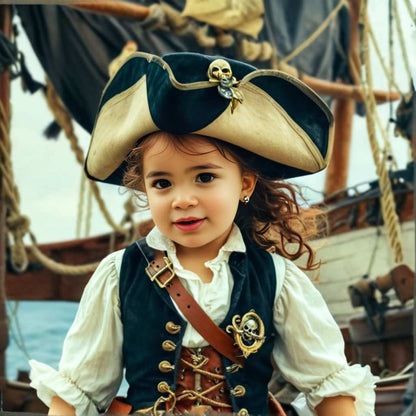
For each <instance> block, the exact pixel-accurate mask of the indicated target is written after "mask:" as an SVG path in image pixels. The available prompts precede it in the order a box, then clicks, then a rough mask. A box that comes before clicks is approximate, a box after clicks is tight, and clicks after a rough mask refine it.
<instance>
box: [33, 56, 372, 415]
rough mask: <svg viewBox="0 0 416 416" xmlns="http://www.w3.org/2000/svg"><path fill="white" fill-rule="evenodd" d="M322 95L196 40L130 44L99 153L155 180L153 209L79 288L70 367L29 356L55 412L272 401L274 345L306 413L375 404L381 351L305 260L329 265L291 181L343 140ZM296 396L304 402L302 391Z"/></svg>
mask: <svg viewBox="0 0 416 416" xmlns="http://www.w3.org/2000/svg"><path fill="white" fill-rule="evenodd" d="M332 128H333V119H332V115H331V113H330V111H329V109H328V108H327V106H326V105H325V103H324V102H323V101H322V100H321V99H320V98H319V97H318V96H317V95H316V94H315V93H313V92H312V91H311V90H310V89H309V88H308V87H306V86H305V85H304V84H302V83H301V82H300V81H298V80H297V79H294V78H292V77H291V76H289V75H287V74H285V73H282V72H279V71H273V70H255V68H253V67H251V66H250V65H247V64H245V63H242V62H238V61H233V60H229V59H222V58H221V59H219V58H218V57H210V56H204V55H199V54H191V53H178V54H171V55H166V56H165V57H163V58H159V57H156V56H153V55H149V54H145V53H135V54H133V55H132V56H131V57H130V58H129V59H128V60H127V61H126V62H125V63H124V65H123V66H122V67H121V68H120V69H119V71H118V72H117V73H116V74H115V75H114V77H113V78H112V79H111V80H110V82H109V83H108V85H107V87H106V89H105V90H104V93H103V96H102V99H101V103H100V107H99V112H98V115H97V119H96V124H95V128H94V132H93V135H92V140H91V145H90V149H89V153H88V157H87V161H86V173H87V175H88V176H89V177H90V178H91V179H94V180H99V181H102V182H107V183H112V184H117V185H120V184H122V185H124V186H126V187H129V188H132V189H134V190H136V191H140V192H142V193H144V194H145V195H146V197H147V202H148V205H149V208H150V211H151V214H152V218H153V221H154V223H155V227H154V229H153V230H152V231H151V232H150V233H149V234H148V235H147V237H146V238H144V239H141V240H139V241H138V242H136V243H134V244H132V245H130V246H129V247H127V248H126V249H125V250H121V251H117V252H115V253H113V254H111V255H109V256H108V257H106V258H105V259H104V260H103V261H102V262H101V264H100V266H99V267H98V269H97V270H96V272H95V273H94V275H93V276H92V278H91V280H90V282H89V283H88V285H87V287H86V289H85V292H84V294H83V296H82V299H81V302H80V306H79V311H78V313H77V316H76V318H75V321H74V323H73V325H72V327H71V329H70V330H69V332H68V335H67V337H66V339H65V343H64V347H63V354H62V359H61V362H60V366H59V371H58V372H56V371H55V370H53V369H51V368H50V367H48V366H46V365H44V364H41V363H38V362H36V361H32V362H31V365H32V373H31V377H32V385H33V386H34V387H35V388H36V389H37V390H38V395H39V397H40V398H41V399H42V400H43V401H44V402H45V403H46V404H47V405H49V406H50V414H57V415H58V414H59V415H73V414H76V415H83V416H84V415H96V414H98V413H99V412H102V411H105V410H106V409H107V408H108V406H109V405H110V403H111V401H112V399H113V398H114V396H115V395H116V393H117V391H118V388H119V385H120V382H121V379H122V374H123V370H125V376H126V380H127V382H128V384H129V390H128V394H127V398H126V400H125V404H124V408H123V409H122V408H120V407H118V408H115V407H111V409H110V410H109V412H124V413H125V414H126V413H129V412H131V413H133V412H139V413H140V412H147V411H149V412H153V413H156V412H158V411H160V410H172V411H173V412H176V413H181V412H185V411H189V412H194V413H200V414H201V413H207V412H209V411H216V412H228V413H230V412H234V413H238V414H239V415H242V416H243V415H249V414H253V415H266V414H269V412H270V408H269V406H270V404H271V403H272V401H271V400H270V398H269V397H268V383H269V381H270V378H271V376H272V372H273V365H272V361H273V362H274V363H275V364H276V365H277V367H278V369H279V371H280V372H281V373H282V375H283V376H284V377H285V379H286V380H287V381H289V382H290V383H292V384H293V385H295V386H296V387H297V388H298V389H299V390H300V391H301V392H302V397H303V399H304V401H305V408H304V409H301V406H300V405H296V407H297V408H298V412H299V414H302V415H306V414H313V413H314V412H315V414H318V415H320V416H325V415H332V416H333V415H345V416H349V415H360V416H367V415H374V400H375V395H374V391H373V387H374V386H373V384H374V381H375V378H374V377H373V376H372V375H371V373H370V372H369V369H368V367H367V368H362V367H361V366H359V365H353V366H348V364H347V362H346V359H345V356H344V344H343V340H342V336H341V333H340V330H339V328H338V326H337V324H336V323H335V321H334V320H333V318H332V316H331V315H330V313H329V311H328V309H327V307H326V305H325V302H324V301H323V299H322V297H321V295H320V294H319V292H318V291H317V290H316V289H315V287H314V286H313V284H312V283H311V282H310V281H309V279H308V278H307V277H306V276H305V275H304V273H303V272H302V271H301V270H299V269H298V268H297V267H296V266H295V265H294V263H293V262H292V260H295V259H297V258H299V257H300V256H301V255H303V254H305V255H306V257H307V268H309V269H311V268H313V267H316V266H317V264H316V261H315V259H314V253H313V250H312V248H311V247H310V246H309V244H308V243H307V241H306V239H305V235H304V234H305V231H306V230H305V226H304V223H303V221H302V215H301V210H300V207H299V205H298V203H297V201H296V197H295V193H294V190H293V188H292V187H291V186H290V185H289V184H287V183H285V182H282V179H288V178H291V177H294V176H300V175H306V174H310V173H314V172H317V171H319V170H322V169H323V168H324V167H325V166H326V164H327V162H328V159H329V154H330V149H331V145H332ZM300 401H301V400H300V399H299V400H298V401H297V402H300Z"/></svg>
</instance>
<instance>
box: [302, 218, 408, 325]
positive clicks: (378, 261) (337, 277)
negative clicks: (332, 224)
mask: <svg viewBox="0 0 416 416" xmlns="http://www.w3.org/2000/svg"><path fill="white" fill-rule="evenodd" d="M401 229H402V243H403V247H404V255H405V263H406V264H409V265H410V267H411V268H414V263H415V240H414V235H415V224H414V222H413V221H408V222H405V223H403V224H402V226H401ZM378 233H380V235H379V236H378ZM376 239H377V245H376V244H375V242H376ZM313 246H314V247H315V248H317V249H318V257H319V258H322V259H324V260H323V264H322V267H321V269H320V273H319V280H318V281H315V285H316V288H317V289H318V290H319V291H320V292H321V294H322V296H323V297H324V299H325V300H326V302H327V304H328V308H329V310H330V311H331V313H332V314H333V315H334V317H335V319H336V321H337V322H338V323H344V322H348V319H349V317H351V316H352V315H355V314H357V313H362V308H360V309H358V310H357V309H354V308H353V307H352V306H351V303H350V298H349V294H348V286H349V285H351V284H354V283H356V282H358V281H359V280H361V279H362V277H363V276H364V275H365V274H366V273H367V272H368V270H369V266H370V258H371V256H372V254H373V253H372V251H373V250H374V249H375V253H374V260H373V264H372V267H371V269H370V273H371V276H370V278H371V279H375V278H376V277H378V276H380V275H384V274H386V273H388V272H389V271H390V270H391V269H392V268H393V267H394V266H395V263H394V261H393V257H392V255H391V250H390V246H389V243H388V239H387V235H386V232H385V230H384V227H381V229H380V231H378V230H377V227H369V228H365V229H361V230H356V231H351V232H349V233H345V234H339V235H335V236H331V237H328V238H327V239H322V240H316V241H314V242H313ZM307 274H308V275H309V276H310V277H311V279H312V280H314V279H316V277H317V273H316V272H307ZM388 295H389V297H390V299H391V304H399V301H398V300H397V298H396V296H395V293H394V290H391V291H389V292H388Z"/></svg>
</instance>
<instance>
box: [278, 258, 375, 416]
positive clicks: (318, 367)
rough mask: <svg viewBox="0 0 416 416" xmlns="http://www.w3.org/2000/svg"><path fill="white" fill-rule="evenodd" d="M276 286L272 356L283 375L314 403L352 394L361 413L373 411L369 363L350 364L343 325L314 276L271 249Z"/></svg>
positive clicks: (366, 414) (365, 415)
mask: <svg viewBox="0 0 416 416" xmlns="http://www.w3.org/2000/svg"><path fill="white" fill-rule="evenodd" d="M273 260H274V263H275V266H276V272H277V273H276V275H277V276H276V277H277V282H278V285H277V291H276V301H275V306H274V325H275V328H276V330H277V334H278V335H277V337H276V342H275V345H274V349H273V356H274V359H275V361H276V364H277V365H278V367H279V369H280V371H281V372H282V375H283V377H284V378H285V379H286V380H287V381H289V382H290V383H292V384H293V385H294V386H295V387H296V388H297V389H298V390H299V391H301V392H303V393H304V394H305V396H306V402H307V404H308V406H309V408H311V409H314V408H315V407H316V406H317V405H318V404H319V403H320V402H321V401H322V400H323V399H324V398H326V397H333V396H338V395H344V396H353V397H354V398H355V406H356V410H357V414H358V415H360V416H373V415H374V403H375V392H374V383H375V381H376V380H377V377H374V376H373V375H372V374H371V372H370V369H369V367H368V366H365V367H362V366H361V365H359V364H355V365H351V366H349V365H348V364H347V360H346V358H345V354H344V340H343V338H342V334H341V331H340V329H339V327H338V325H337V323H336V322H335V320H334V318H333V317H332V315H331V313H330V312H329V310H328V307H327V306H326V303H325V301H324V299H323V298H322V296H321V294H320V293H319V291H318V290H317V289H316V288H315V286H314V285H313V283H312V282H311V281H310V279H309V278H308V277H307V276H306V275H305V274H304V273H303V272H302V271H301V270H300V269H299V268H298V267H296V265H295V264H293V263H292V262H291V261H290V260H287V259H284V258H282V257H280V256H278V255H273Z"/></svg>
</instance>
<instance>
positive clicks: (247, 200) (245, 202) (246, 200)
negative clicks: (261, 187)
mask: <svg viewBox="0 0 416 416" xmlns="http://www.w3.org/2000/svg"><path fill="white" fill-rule="evenodd" d="M249 202H250V197H249V196H248V195H244V197H243V204H244V205H247V204H248V203H249Z"/></svg>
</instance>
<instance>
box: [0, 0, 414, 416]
mask: <svg viewBox="0 0 416 416" xmlns="http://www.w3.org/2000/svg"><path fill="white" fill-rule="evenodd" d="M143 3H145V2H143ZM147 3H148V2H147ZM259 3H262V4H263V2H259ZM256 4H257V2H256ZM184 5H185V1H172V2H166V3H165V4H164V8H160V7H159V8H158V7H156V6H155V7H148V6H144V5H143V4H141V3H140V2H139V1H138V2H111V1H110V2H82V1H77V2H72V3H70V4H65V5H64V4H62V5H50V6H18V7H17V9H12V7H11V6H10V5H1V6H0V19H1V30H2V33H3V34H4V35H5V36H7V37H8V38H9V39H10V38H13V34H12V14H13V13H17V14H19V16H20V18H21V19H22V21H23V23H24V24H25V25H26V30H27V33H28V36H29V38H31V36H32V38H31V40H32V41H33V44H34V45H35V47H34V49H35V50H36V52H37V55H38V56H39V58H40V59H41V60H42V59H43V66H44V67H45V68H46V72H47V73H48V76H49V78H50V80H51V85H53V87H54V89H55V91H56V93H55V91H54V89H53V88H50V89H49V93H48V92H47V93H46V95H47V96H48V103H49V106H50V107H51V108H52V111H53V113H54V116H55V119H56V122H57V124H58V125H59V126H60V128H61V129H62V130H63V131H64V133H65V134H66V135H67V137H68V138H69V137H70V136H71V135H73V132H72V131H71V128H70V126H71V124H70V117H69V113H70V114H71V115H72V116H73V118H74V119H75V120H76V121H77V122H78V123H80V124H81V125H82V126H83V127H84V128H86V129H87V130H88V129H89V130H91V127H92V123H93V119H94V114H95V108H96V106H97V104H98V99H99V94H100V92H101V89H102V87H103V86H104V84H105V81H106V76H107V72H106V68H107V67H108V66H109V65H110V63H113V65H117V59H114V58H115V57H116V56H118V55H119V54H120V51H122V50H123V48H124V52H122V53H121V56H123V55H125V54H128V53H129V51H131V50H135V48H136V46H137V44H139V45H146V48H147V49H146V48H145V49H144V50H145V51H149V52H153V53H158V54H161V53H163V52H169V51H172V50H189V51H201V52H205V53H213V54H225V53H228V54H229V55H230V57H236V56H238V57H239V58H240V59H241V56H243V58H244V59H245V60H246V61H248V62H253V64H254V65H255V66H261V67H273V68H279V69H282V70H285V71H287V72H291V73H292V74H294V75H295V76H299V77H301V78H302V80H303V81H304V82H305V83H307V84H308V85H309V86H311V87H312V88H314V89H315V90H316V91H317V92H318V93H320V94H322V95H324V96H327V97H330V98H331V103H332V104H331V105H332V108H333V111H334V114H335V119H336V128H335V146H334V153H333V157H332V160H331V163H330V165H329V167H328V169H327V176H326V183H325V191H324V195H325V197H324V199H323V201H322V203H320V204H318V206H319V207H320V208H323V209H324V210H325V211H326V212H327V216H328V233H327V235H326V236H324V237H322V238H317V239H315V240H314V243H313V244H314V245H315V247H316V249H317V250H318V256H319V258H321V259H322V267H321V269H320V272H319V276H317V275H316V274H314V273H311V278H312V279H314V281H316V286H317V288H318V289H319V290H320V292H321V293H322V295H323V296H324V298H325V299H326V301H327V303H328V306H329V308H330V310H331V312H332V314H333V315H334V317H335V319H336V320H337V322H338V323H339V325H340V327H341V330H342V333H343V335H344V339H345V342H346V355H347V358H348V359H349V361H351V362H358V363H361V364H368V365H370V366H371V368H372V370H373V372H374V373H375V374H379V375H380V376H381V377H382V378H381V380H380V382H379V383H378V386H377V390H376V391H377V403H376V414H377V415H378V416H384V415H386V416H387V415H389V416H394V415H399V414H400V412H401V411H402V408H403V406H402V398H403V394H404V391H405V388H406V385H407V383H408V380H409V378H410V376H411V372H412V363H413V344H414V343H413V336H414V335H413V333H414V331H413V325H412V318H413V308H412V306H413V290H414V289H413V288H414V284H413V282H414V262H415V238H414V235H415V229H414V228H415V227H414V189H413V184H414V179H413V178H414V166H413V165H412V164H411V163H409V165H408V167H407V169H405V170H402V171H396V172H394V171H393V172H392V171H388V169H387V164H386V163H385V160H384V159H382V158H380V154H382V153H383V149H380V148H377V145H376V144H375V143H374V148H373V150H374V159H375V163H376V164H377V171H378V173H379V178H378V180H375V181H373V182H370V183H368V184H367V186H366V189H365V190H364V191H361V190H358V188H356V187H352V188H347V187H346V184H347V174H348V159H349V147H350V139H351V130H352V118H353V115H354V113H355V111H356V103H357V102H359V103H361V105H365V108H366V111H367V117H369V115H370V113H371V114H373V111H375V106H376V105H377V104H381V103H385V102H393V101H397V100H399V99H401V100H402V103H401V106H402V107H404V110H405V111H403V113H402V115H401V116H400V117H401V118H400V117H397V120H399V119H400V121H401V123H400V124H399V123H397V126H396V128H397V130H398V131H399V132H400V133H401V134H402V135H403V136H404V137H405V138H406V139H407V140H409V145H412V144H413V146H412V148H413V156H414V150H415V141H416V138H415V132H416V129H415V124H416V121H415V119H416V117H414V113H415V112H414V109H415V108H416V102H415V98H414V97H413V96H411V97H410V98H408V97H404V96H403V95H401V94H399V93H398V92H397V91H394V90H393V88H392V90H391V91H380V90H376V89H375V88H373V86H372V85H371V83H369V79H368V74H367V83H366V84H364V83H363V79H362V76H361V75H360V68H361V64H360V59H361V60H363V59H364V58H365V57H364V58H363V56H362V55H365V48H364V49H362V44H363V43H364V42H366V41H367V42H368V36H369V34H368V33H366V32H365V27H366V26H365V18H366V13H367V8H366V5H367V2H366V1H365V0H348V1H341V2H336V1H328V2H327V4H326V5H327V10H324V11H323V14H324V15H325V13H326V14H327V15H328V18H329V17H331V16H332V17H331V18H332V19H334V18H335V17H334V16H338V17H337V18H338V19H339V21H338V23H337V24H339V25H340V26H341V25H342V24H344V23H348V24H347V26H349V27H350V30H349V31H348V33H347V34H346V35H345V33H344V35H343V36H344V37H343V40H344V41H346V42H345V43H346V44H347V45H348V47H347V46H345V50H344V52H346V53H347V57H344V58H345V59H346V62H347V64H346V69H345V70H344V73H343V76H340V74H339V73H336V71H334V69H333V68H332V69H328V68H327V67H326V68H324V70H323V69H322V67H320V66H319V65H316V58H315V70H314V71H311V72H308V71H307V70H306V69H305V66H307V65H308V64H310V62H313V58H311V57H310V56H309V60H307V59H306V58H305V61H304V62H303V61H302V60H299V61H297V65H293V66H292V65H289V64H288V62H291V59H290V56H291V54H292V53H293V52H295V51H297V52H298V53H301V52H302V50H303V49H305V51H308V45H307V43H308V41H309V43H313V41H314V40H315V39H316V37H318V36H319V34H320V33H322V32H324V31H325V27H327V26H325V25H328V24H329V23H328V21H330V20H328V19H322V24H321V25H319V26H318V27H316V28H315V27H314V28H313V30H311V32H310V33H309V34H308V35H309V38H307V39H301V40H302V42H301V41H299V42H298V45H296V46H297V48H294V49H295V50H294V51H291V50H290V49H286V50H284V51H283V52H284V55H286V58H288V57H289V59H280V57H281V54H280V55H278V54H277V53H276V51H277V49H279V48H280V49H279V52H282V51H281V49H282V48H283V49H284V46H283V45H276V43H275V39H273V36H274V35H275V33H274V31H273V29H274V26H273V23H274V24H277V22H275V21H274V22H273V21H271V20H270V19H269V20H268V21H267V22H266V24H265V28H266V29H264V30H263V32H261V33H260V36H259V38H258V39H259V40H257V41H254V40H253V36H252V34H250V35H247V33H244V32H242V31H240V29H241V28H240V29H239V28H231V29H224V28H222V27H213V26H212V24H211V23H207V21H206V19H205V20H204V18H203V17H200V16H197V15H187V16H184V14H183V13H182V14H181V13H180V11H181V10H182V9H181V7H182V8H183V7H184ZM275 7H277V6H276V5H275V4H274V3H273V1H272V0H270V1H266V0H265V1H264V9H265V10H266V13H265V19H266V20H267V16H270V15H272V14H273V13H276V10H277V9H275ZM155 10H157V13H162V14H163V16H164V20H163V22H162V23H163V24H162V25H160V26H157V25H156V23H155V19H156V18H157V16H156V17H155V16H154V14H157V13H156V12H155ZM263 12H264V10H263ZM267 13H269V14H267ZM337 13H338V15H337ZM341 13H343V14H342V16H341ZM413 13H414V11H413ZM273 16H274V14H273ZM54 17H59V18H60V19H62V20H61V21H62V22H65V21H66V20H67V21H71V19H73V20H72V21H73V22H75V23H77V22H79V19H84V20H88V19H90V20H89V22H93V23H94V24H96V25H98V24H109V25H111V24H112V23H114V22H117V24H122V23H120V22H125V21H126V20H127V21H130V22H132V21H140V22H145V24H142V25H140V26H139V30H138V31H137V32H134V31H133V30H132V29H131V26H129V25H127V26H126V27H125V29H126V33H123V36H120V39H118V42H114V44H117V45H116V46H115V45H111V47H110V46H108V45H102V46H103V50H104V53H103V54H102V56H101V61H99V62H98V64H100V65H101V73H100V74H101V75H102V74H103V73H105V74H106V75H105V76H104V75H102V76H101V78H100V77H97V78H98V81H94V82H93V81H92V79H90V80H89V79H88V76H87V81H86V82H87V83H89V84H90V85H89V87H88V88H91V89H92V91H93V94H91V96H92V97H93V98H91V99H90V100H89V102H87V103H85V107H83V106H82V105H80V103H79V102H77V103H74V97H72V96H71V94H70V92H69V91H68V90H67V89H66V88H65V84H67V83H68V82H69V81H74V79H72V78H71V76H70V75H68V74H64V76H67V78H66V79H62V78H59V75H58V72H59V67H57V68H55V70H54V67H53V65H52V63H51V62H52V59H51V60H48V59H47V58H46V55H47V52H48V50H47V46H45V45H43V44H42V42H41V41H40V40H39V39H37V38H36V33H38V32H39V33H40V29H39V27H38V26H36V22H37V21H41V20H42V19H45V21H46V22H48V20H47V19H48V18H49V19H52V18H54ZM284 17H285V16H283V18H284ZM30 18H32V19H33V24H29V20H28V19H30ZM258 18H259V16H256V19H258ZM94 19H95V20H94ZM152 19H153V20H152ZM198 19H200V20H198ZM254 20H255V19H254ZM159 23H160V22H159ZM359 27H361V39H360V31H359ZM363 28H364V29H363ZM45 30H48V28H45ZM292 30H293V28H292ZM36 31H38V32H36ZM340 33H341V31H340ZM303 35H305V34H303ZM135 36H136V37H135ZM366 36H367V39H366ZM39 37H41V36H39ZM144 41H146V42H147V43H143V42H144ZM326 41H328V39H326V40H325V41H324V43H323V45H322V44H321V46H320V47H317V49H316V50H315V52H318V58H317V59H318V60H319V59H321V58H322V50H323V49H325V48H326V46H325V42H326ZM36 42H37V43H36ZM227 42H228V43H227ZM337 42H339V38H338V39H337ZM360 45H361V46H360ZM292 46H293V45H292ZM338 46H339V45H338ZM67 47H68V46H67ZM287 47H288V46H287V45H286V48H287ZM244 48H245V49H244ZM302 48H303V49H302ZM360 48H361V49H360ZM243 49H244V51H243V52H242V50H243ZM363 50H364V52H363ZM310 53H311V55H312V56H313V53H312V52H310ZM319 53H321V55H319ZM241 54H242V55H241ZM360 54H361V57H360V56H359V55H360ZM57 58H58V59H59V56H57ZM120 59H122V58H120ZM95 64H97V62H95ZM344 64H345V62H344ZM338 65H339V63H338ZM103 66H105V68H104V69H103ZM363 68H364V70H366V66H365V65H363ZM364 70H363V71H364ZM110 71H111V65H110ZM345 74H347V75H348V76H346V75H345ZM339 78H342V81H340V79H339ZM77 88H82V86H77ZM9 91H10V71H9V70H8V69H7V68H5V70H3V72H2V73H1V78H0V99H1V102H2V120H1V122H2V129H1V130H0V141H1V143H2V144H3V146H2V147H4V148H6V149H7V147H9V145H8V142H7V140H6V139H7V135H8V131H7V126H8V120H9V116H10V104H9V99H10V97H9ZM57 96H59V97H60V99H61V100H57V99H56V97H57ZM94 100H95V101H94ZM53 102H55V106H54V105H53ZM62 103H63V104H62ZM372 122H373V123H374V120H373V121H372ZM369 130H370V131H371V126H370V127H369ZM370 134H371V133H370ZM73 147H75V148H76V144H74V146H73ZM82 157H83V156H82V154H80V153H79V152H78V154H77V159H78V160H79V161H80V163H82ZM0 158H1V163H2V165H3V166H6V165H7V161H6V160H5V156H4V155H3V154H1V155H0ZM0 179H1V180H0V197H1V203H0V390H1V392H2V403H3V408H2V409H0V410H4V411H7V412H12V413H19V412H22V413H24V412H32V413H35V412H36V413H45V412H46V411H47V409H46V407H45V406H44V405H43V404H42V403H40V402H39V400H38V399H37V398H36V394H35V392H34V391H33V390H32V389H31V388H30V386H29V384H28V376H27V374H20V376H19V378H18V380H16V381H12V380H8V379H7V378H6V376H5V366H6V362H5V350H6V348H7V344H8V326H7V315H6V310H5V302H6V300H42V301H48V300H68V301H75V302H76V301H78V300H79V299H80V296H81V294H82V291H83V288H84V286H85V284H86V282H87V281H88V279H89V277H90V276H91V273H92V271H93V270H94V268H95V267H96V264H97V262H98V261H99V260H100V259H101V258H103V257H104V256H105V255H106V254H107V253H109V252H110V251H112V250H114V249H117V248H121V247H124V246H125V245H127V244H128V243H129V242H131V241H134V239H135V238H137V237H138V236H139V235H144V234H146V232H147V229H146V227H149V226H150V224H146V223H144V224H141V225H140V226H139V225H136V224H134V223H133V222H132V221H130V220H131V218H130V219H129V221H127V222H126V224H125V226H119V225H114V227H113V228H114V230H113V231H112V232H111V233H109V234H105V235H101V236H96V237H92V238H83V239H77V240H71V241H64V242H59V243H50V244H36V241H35V240H34V239H33V240H32V242H33V244H32V245H31V246H30V247H23V248H22V244H20V254H21V253H22V252H23V253H26V257H24V256H23V260H22V257H19V237H20V242H21V239H22V236H21V235H20V236H19V234H18V231H16V229H13V230H10V224H11V221H10V215H11V213H13V214H16V215H20V212H19V206H18V203H16V201H14V202H13V198H12V197H10V195H13V192H12V190H13V189H11V188H13V186H12V185H13V184H11V183H10V180H9V179H8V177H7V176H6V173H5V169H2V170H0ZM91 186H92V187H96V185H94V184H92V185H91ZM95 192H97V193H98V191H97V189H96V190H95ZM386 195H387V197H386ZM97 198H99V196H97ZM15 200H16V198H15ZM387 214H388V215H387ZM18 219H19V217H18ZM17 222H18V221H17ZM8 226H9V229H7V227H8ZM12 231H13V232H12ZM26 231H27V230H26ZM11 246H12V247H11ZM13 250H14V251H13ZM13 256H14V257H13Z"/></svg>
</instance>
